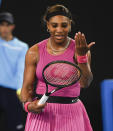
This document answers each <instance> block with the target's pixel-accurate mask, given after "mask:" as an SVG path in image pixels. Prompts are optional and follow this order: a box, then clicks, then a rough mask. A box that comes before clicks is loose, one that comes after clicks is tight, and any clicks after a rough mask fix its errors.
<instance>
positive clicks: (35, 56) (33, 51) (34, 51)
mask: <svg viewBox="0 0 113 131" xmlns="http://www.w3.org/2000/svg"><path fill="white" fill-rule="evenodd" d="M38 60H39V51H38V43H37V44H34V45H33V46H32V47H30V48H29V49H28V51H27V53H26V61H27V62H30V63H34V64H37V62H38Z"/></svg>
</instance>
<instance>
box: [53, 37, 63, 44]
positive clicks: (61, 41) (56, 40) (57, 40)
mask: <svg viewBox="0 0 113 131" xmlns="http://www.w3.org/2000/svg"><path fill="white" fill-rule="evenodd" d="M54 40H55V42H56V43H63V42H64V41H65V38H64V39H56V38H55V39H54Z"/></svg>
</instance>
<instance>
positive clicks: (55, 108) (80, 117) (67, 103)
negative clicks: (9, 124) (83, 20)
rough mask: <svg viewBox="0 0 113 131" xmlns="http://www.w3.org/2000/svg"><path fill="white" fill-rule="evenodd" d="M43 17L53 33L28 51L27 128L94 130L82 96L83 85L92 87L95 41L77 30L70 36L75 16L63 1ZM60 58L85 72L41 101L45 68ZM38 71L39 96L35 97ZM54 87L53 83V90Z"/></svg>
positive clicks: (24, 91)
mask: <svg viewBox="0 0 113 131" xmlns="http://www.w3.org/2000/svg"><path fill="white" fill-rule="evenodd" d="M43 18H44V21H45V22H46V24H47V31H48V32H49V33H50V37H49V38H47V39H45V40H43V41H41V42H39V43H37V44H35V45H33V46H32V47H31V48H30V49H29V50H28V51H27V53H26V61H25V70H24V82H23V87H22V91H21V101H22V102H23V103H24V108H25V111H26V112H28V115H27V120H26V125H25V131H92V127H91V124H90V120H89V118H88V114H87V112H86V109H85V107H84V105H83V103H82V102H81V100H80V99H79V98H78V97H79V95H80V88H86V87H88V86H89V85H90V83H91V81H92V79H93V75H92V72H91V68H90V63H91V53H90V48H91V47H92V46H93V45H94V44H95V42H91V43H90V44H87V42H86V38H85V35H84V34H83V33H81V32H78V33H76V34H75V37H74V39H72V38H70V37H69V36H68V33H69V32H70V31H71V24H72V16H71V13H70V11H69V10H68V9H67V8H66V7H65V6H63V5H59V4H56V5H53V6H51V7H49V8H47V10H46V12H45V15H44V17H43ZM56 60H64V61H68V62H71V63H75V64H77V65H78V66H79V67H80V69H81V71H82V76H81V78H80V80H79V81H78V82H77V83H75V84H73V85H71V86H69V87H65V88H63V89H60V90H58V91H56V92H54V93H53V94H51V95H50V97H49V98H50V99H48V101H47V102H46V103H44V104H40V105H39V104H37V103H38V101H39V100H40V98H41V97H42V95H43V94H44V93H45V92H46V84H45V82H44V80H43V76H42V71H43V68H44V67H45V66H46V65H47V64H48V63H49V62H52V61H56ZM35 74H36V76H37V88H36V94H37V98H34V97H33V90H34V89H33V83H34V81H35ZM54 88H55V87H53V86H49V90H53V89H54ZM73 99H74V100H73Z"/></svg>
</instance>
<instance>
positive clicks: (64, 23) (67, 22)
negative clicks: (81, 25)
mask: <svg viewBox="0 0 113 131" xmlns="http://www.w3.org/2000/svg"><path fill="white" fill-rule="evenodd" d="M67 23H68V22H62V23H61V24H67ZM51 24H58V23H56V22H51Z"/></svg>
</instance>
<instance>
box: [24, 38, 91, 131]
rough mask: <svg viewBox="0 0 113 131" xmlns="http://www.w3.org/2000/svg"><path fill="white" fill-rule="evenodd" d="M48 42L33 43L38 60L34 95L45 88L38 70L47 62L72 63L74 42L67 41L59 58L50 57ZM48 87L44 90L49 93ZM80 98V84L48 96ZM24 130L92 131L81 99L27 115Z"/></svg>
mask: <svg viewBox="0 0 113 131" xmlns="http://www.w3.org/2000/svg"><path fill="white" fill-rule="evenodd" d="M47 42H48V39H45V40H43V41H41V42H40V43H38V44H37V46H38V48H39V55H40V59H39V62H38V64H37V68H36V75H37V78H38V82H37V88H36V94H42V95H43V94H44V93H45V92H46V85H45V83H44V80H43V77H42V70H43V68H44V66H45V65H47V64H48V63H49V62H52V61H56V60H65V61H69V62H72V63H74V59H73V57H74V54H75V41H74V40H73V39H71V40H70V43H69V46H68V48H67V49H66V50H65V51H64V53H62V54H60V55H52V54H49V52H48V51H47ZM54 88H55V87H52V86H50V87H49V88H48V89H49V91H50V90H53V89H54ZM79 95H80V83H79V82H77V83H76V84H74V85H72V86H70V87H66V88H63V89H61V90H58V91H56V92H55V93H53V94H51V97H55V96H57V97H61V99H62V97H78V96H79ZM25 131H93V130H92V127H91V124H90V120H89V118H88V114H87V112H86V110H85V107H84V105H83V103H82V102H81V100H80V99H79V100H78V101H77V102H75V103H68V104H67V103H66V104H65V103H49V102H47V105H46V106H45V108H44V111H43V112H41V113H39V114H35V113H32V112H29V113H28V116H27V120H26V126H25Z"/></svg>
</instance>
